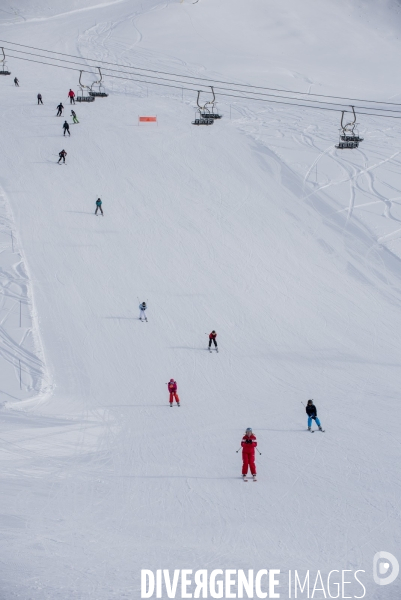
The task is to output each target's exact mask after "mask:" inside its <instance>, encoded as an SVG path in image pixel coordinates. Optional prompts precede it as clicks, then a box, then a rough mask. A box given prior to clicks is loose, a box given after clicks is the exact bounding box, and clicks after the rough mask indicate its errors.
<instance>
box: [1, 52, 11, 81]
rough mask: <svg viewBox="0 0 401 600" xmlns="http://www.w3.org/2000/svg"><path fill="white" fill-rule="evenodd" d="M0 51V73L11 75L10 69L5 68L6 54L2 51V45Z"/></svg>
mask: <svg viewBox="0 0 401 600" xmlns="http://www.w3.org/2000/svg"><path fill="white" fill-rule="evenodd" d="M1 51H2V53H3V58H0V63H1V68H0V75H11V71H8V70H7V69H6V55H5V53H4V48H3V47H1Z"/></svg>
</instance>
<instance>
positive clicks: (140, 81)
mask: <svg viewBox="0 0 401 600" xmlns="http://www.w3.org/2000/svg"><path fill="white" fill-rule="evenodd" d="M9 57H10V58H15V59H17V60H23V61H26V62H33V63H37V64H42V65H47V66H49V67H58V68H59V69H66V70H69V71H80V70H82V71H83V72H85V73H92V71H87V70H86V69H78V68H74V67H67V66H64V65H56V64H54V63H50V62H44V61H40V60H34V59H31V58H24V57H21V56H13V55H9ZM42 58H43V57H42ZM50 60H52V59H50ZM137 76H138V75H137ZM139 76H140V77H144V76H143V75H139ZM107 77H109V78H112V79H122V80H124V81H133V82H135V83H146V84H149V85H158V86H162V87H168V88H174V89H180V90H181V89H185V90H187V91H191V92H197V91H198V89H196V88H195V87H192V88H191V87H184V86H183V85H171V84H167V83H158V82H156V81H147V80H143V79H132V78H130V77H120V76H118V75H110V74H108V75H107ZM188 85H194V86H195V85H196V84H192V83H189V84H188ZM209 87H210V86H209ZM232 91H236V90H232ZM219 93H220V96H224V97H228V98H238V99H240V100H254V101H256V102H267V103H273V104H284V105H287V106H298V107H302V108H310V109H315V110H328V111H331V112H338V111H339V109H338V108H329V107H327V106H314V105H311V104H300V103H298V102H285V101H284V100H271V99H270V97H264V98H254V97H252V96H241V95H238V94H227V93H225V92H224V91H223V92H219ZM251 93H252V92H251ZM287 100H292V98H287ZM294 100H299V99H298V98H294ZM304 101H306V100H304ZM311 102H312V101H311ZM328 104H332V103H328ZM341 106H343V105H341ZM356 108H358V113H359V114H361V115H367V116H372V117H382V118H385V119H401V116H399V117H397V116H394V115H384V114H377V113H369V112H363V111H360V110H359V107H356ZM367 110H369V109H367ZM372 110H383V111H385V109H378V108H373V107H372ZM386 112H395V113H399V112H400V111H390V109H388V110H387V111H386Z"/></svg>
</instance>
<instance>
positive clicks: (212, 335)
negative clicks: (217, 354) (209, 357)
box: [209, 329, 218, 351]
mask: <svg viewBox="0 0 401 600" xmlns="http://www.w3.org/2000/svg"><path fill="white" fill-rule="evenodd" d="M216 338H217V333H216V332H215V330H214V329H213V331H212V332H211V333H209V350H210V349H211V347H212V342H213V344H214V347H215V348H216V350H217V351H218V347H217V342H216Z"/></svg>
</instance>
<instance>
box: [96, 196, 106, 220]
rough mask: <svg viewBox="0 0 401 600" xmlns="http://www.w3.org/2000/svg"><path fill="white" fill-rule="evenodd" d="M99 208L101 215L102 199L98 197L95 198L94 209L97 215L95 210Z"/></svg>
mask: <svg viewBox="0 0 401 600" xmlns="http://www.w3.org/2000/svg"><path fill="white" fill-rule="evenodd" d="M98 210H100V212H101V213H102V217H103V216H104V215H103V208H102V201H101V200H100V198H98V199H97V200H96V210H95V215H97V211H98Z"/></svg>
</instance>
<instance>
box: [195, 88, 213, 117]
mask: <svg viewBox="0 0 401 600" xmlns="http://www.w3.org/2000/svg"><path fill="white" fill-rule="evenodd" d="M199 97H200V91H198V97H197V99H196V104H197V105H198V110H197V111H196V114H197V115H198V116H195V120H194V121H192V125H213V123H214V119H213V118H212V116H211V113H210V110H209V109H208V108H207V107H206V104H205V106H201V105H200V104H199Z"/></svg>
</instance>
